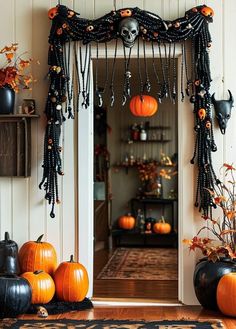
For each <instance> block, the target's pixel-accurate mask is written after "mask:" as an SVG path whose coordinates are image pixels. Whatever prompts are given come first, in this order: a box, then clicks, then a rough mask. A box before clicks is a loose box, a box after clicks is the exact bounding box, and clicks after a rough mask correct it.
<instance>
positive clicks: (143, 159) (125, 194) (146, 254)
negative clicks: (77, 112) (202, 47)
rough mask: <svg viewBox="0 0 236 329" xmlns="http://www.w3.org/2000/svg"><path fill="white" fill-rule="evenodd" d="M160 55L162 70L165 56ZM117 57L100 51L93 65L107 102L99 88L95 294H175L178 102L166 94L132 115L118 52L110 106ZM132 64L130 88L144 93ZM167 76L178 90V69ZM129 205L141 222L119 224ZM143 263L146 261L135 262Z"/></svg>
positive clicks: (171, 297) (172, 297)
mask: <svg viewBox="0 0 236 329" xmlns="http://www.w3.org/2000/svg"><path fill="white" fill-rule="evenodd" d="M156 61H157V68H158V72H157V73H158V74H159V75H160V76H161V73H162V72H161V63H160V60H156ZM175 61H176V66H177V59H175ZM112 62H113V61H112V59H109V60H108V61H106V60H105V59H104V60H103V59H99V60H97V64H96V65H94V86H95V88H96V87H99V84H100V83H101V84H103V85H104V83H106V84H107V88H106V90H105V91H104V92H103V94H102V98H103V104H102V106H101V107H99V106H98V105H99V98H98V97H96V90H95V92H94V97H95V99H94V105H95V108H94V286H93V296H94V297H95V298H141V299H149V300H150V299H152V300H153V299H154V300H156V301H160V302H162V301H168V302H177V301H178V102H177V99H176V101H175V102H172V101H171V100H170V99H169V98H165V97H164V98H162V102H161V103H159V104H158V111H157V113H156V114H155V115H154V116H152V117H135V116H133V115H132V114H131V113H130V110H129V101H130V100H129V99H128V100H127V102H126V104H125V106H122V96H123V81H124V60H123V59H117V60H116V74H115V81H114V90H115V98H116V99H115V102H114V107H111V106H110V104H111V98H110V96H111V95H110V90H109V84H108V83H107V82H106V81H105V73H104V72H105V71H106V69H108V70H110V69H111V67H112ZM145 65H147V71H148V72H150V75H149V79H150V83H151V90H150V93H149V94H150V96H153V97H155V98H157V89H158V81H157V80H156V77H155V75H154V74H153V73H152V71H153V63H152V59H147V60H146V63H145V62H144V61H143V62H142V63H141V65H140V67H141V72H142V74H143V75H144V76H143V79H144V80H145V73H144V72H145V70H146V68H145ZM159 69H160V71H159ZM130 71H131V72H132V73H131V74H132V77H131V79H130V82H131V91H132V96H134V95H139V94H140V75H139V72H138V68H137V60H135V59H130ZM169 79H170V81H169V91H168V92H171V93H172V91H173V90H172V88H173V81H172V77H169ZM171 86H172V87H171ZM176 94H177V95H178V93H177V92H176ZM146 176H147V179H146ZM148 176H150V177H148ZM151 176H153V178H155V181H151V179H150V178H151ZM129 213H130V214H131V216H132V217H134V218H135V225H134V227H133V228H132V229H129V230H127V229H124V228H122V227H120V224H119V218H120V217H122V216H126V215H128V214H129ZM140 216H141V218H140ZM164 221H165V222H166V224H169V227H170V231H169V232H168V230H167V231H166V232H168V233H165V234H163V232H161V233H160V231H157V233H156V230H155V227H156V226H158V225H156V223H158V224H159V226H161V227H164V226H165V227H166V228H167V226H168V225H165V223H163V222H164ZM159 222H160V223H159ZM168 229H169V228H168ZM131 252H133V253H132V254H131ZM156 252H157V253H158V252H159V254H156ZM114 254H115V255H114ZM115 257H116V258H115ZM114 258H115V260H114ZM143 258H145V259H143ZM145 262H146V263H145ZM107 263H108V265H107ZM114 264H115V265H114ZM137 264H139V266H140V267H138V266H137V267H136V270H134V268H135V266H136V265H137ZM123 265H124V268H122V266H123ZM114 266H116V267H115V268H114ZM153 269H154V271H153ZM121 270H122V271H121ZM135 271H136V272H135ZM153 272H154V274H153Z"/></svg>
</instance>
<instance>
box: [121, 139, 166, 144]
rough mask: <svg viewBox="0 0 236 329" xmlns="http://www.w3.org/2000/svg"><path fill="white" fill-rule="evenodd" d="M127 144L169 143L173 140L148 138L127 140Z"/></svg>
mask: <svg viewBox="0 0 236 329" xmlns="http://www.w3.org/2000/svg"><path fill="white" fill-rule="evenodd" d="M125 142H126V143H127V144H133V143H168V142H171V139H146V140H145V141H141V140H132V139H130V140H127V141H125Z"/></svg>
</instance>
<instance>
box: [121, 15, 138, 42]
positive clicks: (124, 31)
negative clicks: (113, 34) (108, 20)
mask: <svg viewBox="0 0 236 329" xmlns="http://www.w3.org/2000/svg"><path fill="white" fill-rule="evenodd" d="M138 33H139V25H138V21H137V20H136V19H134V18H131V17H126V18H124V19H122V20H121V21H120V24H119V34H120V36H121V38H122V40H123V44H124V46H125V47H127V48H131V47H133V45H134V41H135V39H136V38H137V36H138Z"/></svg>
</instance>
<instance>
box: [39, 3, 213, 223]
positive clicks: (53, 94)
mask: <svg viewBox="0 0 236 329" xmlns="http://www.w3.org/2000/svg"><path fill="white" fill-rule="evenodd" d="M205 7H206V6H205V5H202V6H197V7H194V8H192V9H190V10H188V11H186V13H185V15H184V17H181V18H178V19H175V20H173V21H169V20H163V19H161V18H160V17H159V16H158V15H156V14H154V13H151V12H149V11H145V10H141V9H139V8H137V7H135V8H123V9H118V10H112V11H111V12H110V13H108V14H106V15H104V16H102V17H100V18H98V19H95V20H90V19H86V18H80V17H79V13H76V12H75V11H73V10H71V9H69V8H67V7H66V6H63V5H60V4H59V5H57V7H55V8H52V9H51V10H50V11H49V18H50V19H51V20H52V26H51V31H50V35H49V51H48V64H49V66H50V68H49V72H48V76H49V80H50V85H49V91H48V96H47V100H46V107H45V114H46V116H47V127H46V131H45V138H44V159H43V165H42V167H43V177H42V181H41V183H40V185H39V187H40V188H42V187H43V189H44V190H45V199H47V200H48V202H49V204H51V206H52V208H51V213H50V216H51V217H52V218H54V217H55V213H54V205H55V203H60V200H59V192H58V175H63V171H62V166H61V151H62V148H61V146H60V134H61V125H62V123H63V121H65V117H64V114H63V113H64V110H65V111H68V118H73V117H74V111H73V108H72V107H73V103H72V100H73V89H74V80H73V79H74V78H75V76H76V78H77V79H78V81H77V83H76V85H78V94H79V95H80V94H81V96H82V108H85V109H86V108H88V106H89V102H90V59H91V44H90V43H91V42H92V41H94V42H95V43H96V45H97V58H98V47H99V43H105V49H106V52H107V48H106V47H107V46H106V43H107V42H108V41H110V40H113V39H115V40H116V45H115V56H114V61H113V67H112V71H111V79H110V80H109V79H108V73H106V74H105V76H106V78H105V86H103V87H104V88H102V89H100V88H99V87H100V86H98V81H96V92H97V96H98V98H99V101H100V104H102V92H103V91H104V90H105V87H106V85H107V83H108V81H111V83H110V91H111V106H113V104H114V100H115V91H114V88H113V81H114V72H115V59H116V52H117V39H118V38H119V37H120V35H119V31H118V28H119V23H120V21H121V20H122V19H123V18H125V17H132V18H133V19H135V20H136V21H137V22H138V24H139V35H138V53H137V60H138V70H139V78H140V93H141V94H142V93H143V92H144V89H145V90H146V91H147V92H149V91H150V89H151V85H150V81H149V72H148V71H147V66H146V54H145V47H146V43H147V42H151V46H152V54H153V71H154V73H153V74H154V75H155V77H156V80H157V88H158V90H157V96H158V99H159V101H161V99H162V98H163V97H170V99H171V101H173V102H175V100H176V84H177V82H176V79H177V78H176V64H175V47H176V44H177V43H178V42H179V43H182V45H181V49H182V64H181V72H182V74H181V98H182V100H184V97H185V96H187V97H189V100H190V102H191V103H192V104H193V113H194V117H195V127H194V130H195V134H196V141H195V146H194V154H193V157H192V159H191V163H196V164H197V166H198V178H197V188H196V200H195V206H197V207H199V210H200V211H202V212H203V213H204V214H208V213H209V211H211V210H210V209H211V206H212V204H211V200H210V198H209V193H208V192H207V189H211V188H212V186H213V184H214V181H215V180H216V176H215V173H214V170H213V166H212V159H211V152H214V151H216V149H217V148H216V144H215V141H214V136H213V128H212V115H211V96H210V93H209V89H210V83H211V74H210V64H209V55H208V50H209V47H210V45H211V37H210V33H209V30H208V23H209V22H211V21H212V16H213V11H212V10H208V11H205V10H203V9H205ZM208 9H210V8H208ZM206 12H207V13H209V14H208V16H206V14H205V13H206ZM139 37H141V38H142V40H143V51H144V61H145V81H143V79H142V76H141V72H140V52H139V49H140V47H139V45H140V40H139ZM187 39H191V42H192V44H191V48H192V55H191V64H190V66H188V63H187V59H186V57H187V56H186V44H185V40H187ZM72 41H76V44H77V42H81V43H82V44H84V45H86V46H85V47H84V50H85V51H84V52H83V54H84V55H83V56H82V46H81V44H80V45H79V47H77V49H75V47H74V49H73V55H74V57H75V65H74V66H72V64H71V63H70V60H71V54H72V51H71V49H72V48H71V42H72ZM172 44H173V46H172ZM155 47H156V49H157V51H156V53H158V50H159V56H160V59H161V72H162V79H161V77H160V76H159V75H158V74H157V70H156V68H155V58H154V57H155ZM161 48H163V49H164V52H161ZM172 49H173V51H172ZM172 52H173V55H171V53H172ZM130 54H131V49H130V51H129V53H127V54H126V50H125V48H124V58H125V76H124V91H123V103H125V101H126V98H127V97H130V95H131V90H130V81H129V80H130V77H131V72H130V71H129V60H130ZM106 58H107V55H106ZM171 69H172V73H171ZM106 72H108V71H107V70H106ZM171 74H172V77H173V82H171V79H170V77H171ZM184 74H185V76H186V80H187V81H186V82H187V85H186V88H184V86H183V83H184ZM79 75H80V77H81V81H79ZM101 90H102V91H101ZM75 103H76V102H75ZM78 104H79V101H78V99H77V107H79V105H78Z"/></svg>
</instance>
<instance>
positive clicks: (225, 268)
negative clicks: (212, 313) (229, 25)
mask: <svg viewBox="0 0 236 329" xmlns="http://www.w3.org/2000/svg"><path fill="white" fill-rule="evenodd" d="M231 272H236V262H235V261H233V260H231V259H228V258H221V259H220V260H219V261H216V262H215V263H213V262H211V261H209V260H208V259H207V258H203V259H201V260H200V261H199V262H198V263H197V265H196V268H195V271H194V276H193V284H194V289H195V294H196V297H197V299H198V301H199V303H200V304H201V305H202V306H203V307H205V308H207V309H210V310H217V309H218V307H217V301H216V289H217V285H218V282H219V281H220V278H221V277H222V276H223V275H225V274H227V273H231Z"/></svg>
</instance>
